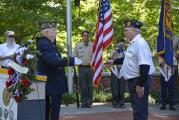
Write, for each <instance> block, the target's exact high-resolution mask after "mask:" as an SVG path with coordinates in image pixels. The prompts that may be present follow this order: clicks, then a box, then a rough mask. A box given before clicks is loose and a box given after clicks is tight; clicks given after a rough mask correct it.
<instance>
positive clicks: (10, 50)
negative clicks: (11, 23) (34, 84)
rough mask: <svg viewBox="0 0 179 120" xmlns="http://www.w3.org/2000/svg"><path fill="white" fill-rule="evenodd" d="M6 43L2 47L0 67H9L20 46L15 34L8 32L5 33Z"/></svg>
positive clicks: (0, 50)
mask: <svg viewBox="0 0 179 120" xmlns="http://www.w3.org/2000/svg"><path fill="white" fill-rule="evenodd" d="M5 38H6V41H5V43H3V44H1V45H0V66H1V67H8V63H9V62H10V60H12V59H13V58H14V55H15V52H16V50H17V49H18V48H19V45H18V44H16V42H15V37H14V32H13V31H7V32H6V33H5Z"/></svg>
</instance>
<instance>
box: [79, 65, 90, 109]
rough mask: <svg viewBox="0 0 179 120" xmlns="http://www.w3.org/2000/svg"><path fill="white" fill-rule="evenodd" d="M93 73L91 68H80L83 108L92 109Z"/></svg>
mask: <svg viewBox="0 0 179 120" xmlns="http://www.w3.org/2000/svg"><path fill="white" fill-rule="evenodd" d="M92 77H93V72H92V69H91V67H89V66H79V86H80V93H81V102H82V106H84V107H90V106H91V105H92V101H93V85H92V83H93V82H92Z"/></svg>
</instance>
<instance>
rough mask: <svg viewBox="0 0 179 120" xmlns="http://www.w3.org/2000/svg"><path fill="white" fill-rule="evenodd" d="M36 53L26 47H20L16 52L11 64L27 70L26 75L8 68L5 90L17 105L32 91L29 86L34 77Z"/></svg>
mask: <svg viewBox="0 0 179 120" xmlns="http://www.w3.org/2000/svg"><path fill="white" fill-rule="evenodd" d="M36 53H37V52H36V51H35V50H32V49H30V48H28V47H22V48H19V49H18V50H17V51H16V55H15V57H14V60H12V62H14V63H16V64H17V65H19V66H20V67H22V68H26V69H28V72H27V73H21V72H19V71H18V70H17V69H16V70H15V69H14V68H13V67H9V68H8V75H9V78H8V79H7V80H6V88H7V90H8V91H9V92H10V94H11V97H12V98H14V100H15V101H16V102H17V103H18V102H21V101H23V100H24V99H27V95H28V94H29V93H31V92H32V91H33V90H34V89H33V88H31V86H30V85H31V84H32V82H33V81H34V80H35V76H36V75H35V70H36V67H35V66H36V62H37V57H36V56H35V55H36Z"/></svg>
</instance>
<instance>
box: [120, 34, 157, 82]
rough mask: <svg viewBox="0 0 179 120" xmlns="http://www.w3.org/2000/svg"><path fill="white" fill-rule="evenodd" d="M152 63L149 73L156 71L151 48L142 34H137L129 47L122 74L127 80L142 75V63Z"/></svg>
mask: <svg viewBox="0 0 179 120" xmlns="http://www.w3.org/2000/svg"><path fill="white" fill-rule="evenodd" d="M142 64H145V65H150V70H149V75H150V74H152V73H153V72H154V70H155V69H154V65H153V61H152V56H151V52H150V48H149V46H148V44H147V42H146V41H145V40H144V38H143V37H141V35H140V34H139V35H137V36H136V37H135V38H134V39H133V40H132V41H131V42H130V44H129V47H128V48H127V51H126V54H125V58H124V61H123V65H122V68H121V71H120V74H121V75H120V76H123V77H124V79H125V80H128V79H131V78H136V77H139V76H140V71H139V70H140V67H139V66H140V65H142Z"/></svg>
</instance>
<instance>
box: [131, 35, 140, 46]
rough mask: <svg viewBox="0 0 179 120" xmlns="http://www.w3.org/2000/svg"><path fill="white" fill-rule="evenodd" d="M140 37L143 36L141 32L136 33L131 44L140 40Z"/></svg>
mask: <svg viewBox="0 0 179 120" xmlns="http://www.w3.org/2000/svg"><path fill="white" fill-rule="evenodd" d="M139 37H141V34H138V35H136V36H135V37H134V38H133V39H132V41H130V43H131V44H132V43H134V42H135V41H137V40H138V38H139Z"/></svg>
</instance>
